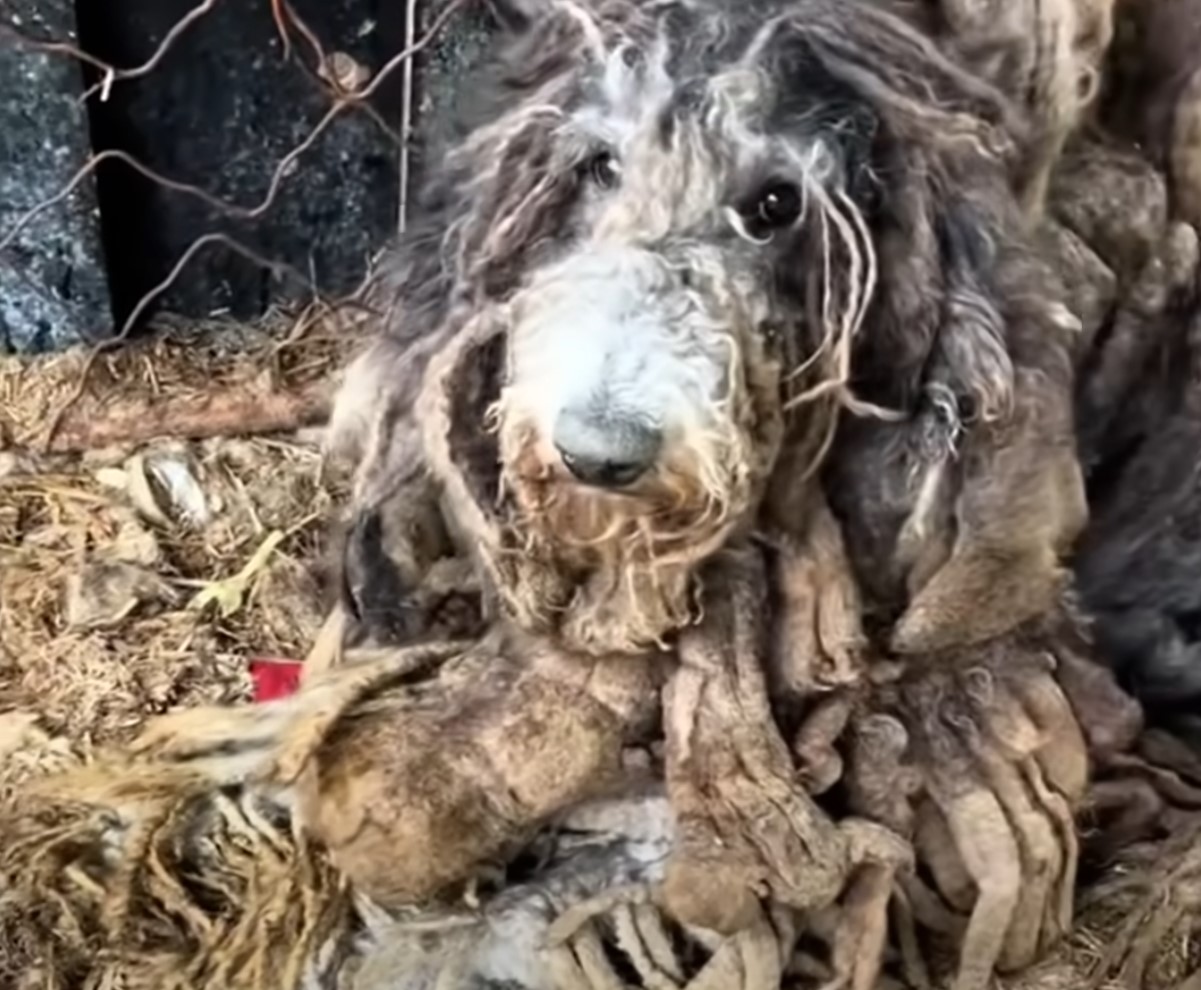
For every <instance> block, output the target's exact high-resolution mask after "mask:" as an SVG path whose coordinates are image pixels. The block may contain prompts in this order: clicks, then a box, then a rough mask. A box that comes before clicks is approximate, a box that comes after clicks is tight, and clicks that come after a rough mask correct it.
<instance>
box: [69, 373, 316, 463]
mask: <svg viewBox="0 0 1201 990" xmlns="http://www.w3.org/2000/svg"><path fill="white" fill-rule="evenodd" d="M329 410H330V400H329V394H328V389H327V388H326V387H325V386H324V385H322V386H308V387H306V388H304V389H301V390H300V391H296V392H270V393H266V394H263V393H261V392H259V393H256V392H253V391H250V390H248V389H245V388H240V389H237V390H227V391H223V392H211V393H208V394H205V395H197V396H188V397H181V398H176V399H169V400H163V399H160V400H132V401H131V400H128V399H121V400H117V401H114V402H113V403H112V404H111V405H109V406H108V407H107V408H103V409H100V410H96V409H89V408H87V407H86V406H85V405H80V406H78V407H76V408H73V409H71V410H69V411H68V412H67V414H66V415H65V416H64V417H63V419H62V421H61V422H60V423H59V424H58V429H57V430H55V431H54V434H53V435H52V436H51V437H50V440H49V443H48V444H47V448H46V449H47V451H48V452H50V453H80V452H82V451H86V450H94V449H96V448H100V447H110V446H116V445H127V444H137V443H144V442H146V441H148V440H154V439H157V438H160V437H176V438H184V439H193V440H196V439H202V438H205V437H219V436H238V435H251V434H258V433H279V432H285V431H288V430H295V429H299V428H301V427H303V426H313V425H316V424H320V423H323V422H325V421H326V420H327V419H328V418H329Z"/></svg>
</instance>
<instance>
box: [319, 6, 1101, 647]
mask: <svg viewBox="0 0 1201 990" xmlns="http://www.w3.org/2000/svg"><path fill="white" fill-rule="evenodd" d="M507 13H508V15H509V17H510V20H511V27H512V28H513V41H512V44H511V45H510V46H509V48H508V50H507V52H506V54H505V56H504V57H503V58H502V60H501V62H500V64H499V66H498V67H497V68H496V69H495V73H494V75H493V76H492V77H490V79H489V80H488V81H487V82H485V83H482V84H480V83H469V84H467V89H468V91H469V92H480V93H484V94H486V95H487V96H488V97H491V98H493V99H491V100H485V101H483V103H484V104H486V105H480V106H477V107H475V108H474V116H473V117H472V119H471V122H470V129H469V133H468V136H467V137H466V138H465V139H464V140H463V141H462V142H461V143H460V144H459V145H458V146H456V147H455V148H454V149H452V150H451V151H450V153H449V154H448V155H447V157H446V158H445V160H444V161H443V163H442V164H441V165H440V166H438V167H437V168H435V169H433V170H432V173H431V177H430V182H429V184H428V188H427V189H426V190H425V193H424V195H423V196H422V197H421V200H420V203H421V206H420V212H419V215H418V216H417V217H415V218H414V222H413V225H412V231H411V233H410V234H409V236H408V237H407V239H406V240H405V241H404V243H403V244H402V245H401V246H400V247H399V248H398V250H397V251H396V252H395V254H394V255H393V256H392V257H391V258H390V259H389V261H388V263H387V265H386V266H385V273H386V274H388V276H389V278H388V280H387V281H386V283H385V289H384V291H383V292H382V295H381V297H382V298H384V299H386V301H387V302H388V303H389V305H390V314H389V316H388V319H387V327H388V329H387V332H386V333H385V335H384V336H383V337H382V338H381V339H380V340H379V342H378V343H377V344H376V345H375V346H374V347H373V348H372V349H370V350H369V351H368V352H367V353H366V354H365V355H364V356H363V357H362V358H361V359H360V360H359V361H358V362H357V363H356V364H355V365H354V366H353V367H352V369H351V370H350V372H349V375H348V380H347V383H346V385H345V387H344V389H343V391H342V394H341V399H340V402H339V404H338V409H337V413H336V416H335V423H334V431H333V435H334V437H335V440H336V443H338V444H340V445H342V446H350V447H351V448H357V451H358V453H359V454H360V463H361V469H360V476H359V482H358V490H357V495H356V503H355V504H356V510H355V511H356V518H355V521H354V524H353V526H352V535H351V538H350V540H349V542H348V550H347V557H346V565H347V566H346V578H347V580H346V587H347V589H348V603H349V605H350V607H351V609H352V611H355V612H356V613H357V614H358V615H359V616H360V618H362V619H363V621H364V624H365V625H367V626H369V627H373V628H375V629H376V630H377V632H380V633H381V635H385V634H386V635H395V633H396V632H397V630H398V629H399V630H401V631H402V632H403V631H405V628H406V622H405V616H404V614H403V613H404V602H405V595H406V594H407V590H406V589H408V590H411V588H412V587H413V586H414V585H415V584H416V583H417V582H418V581H419V579H420V575H421V573H422V572H423V569H424V568H425V567H427V566H428V565H429V563H430V562H431V561H432V560H434V559H436V558H437V557H438V556H440V555H442V554H444V553H445V552H447V551H446V534H445V533H444V532H443V522H444V521H445V520H444V519H443V515H442V513H440V512H439V511H437V503H438V500H441V501H442V502H443V504H444V505H447V504H449V505H452V506H453V508H452V510H451V511H449V512H448V513H446V516H447V517H449V518H451V519H452V529H457V532H455V533H451V534H450V535H451V538H452V540H454V538H456V537H457V542H458V544H459V545H460V546H462V547H463V548H464V549H465V550H467V551H468V552H469V553H471V554H472V555H473V556H474V558H475V559H477V560H478V561H480V562H481V563H482V565H483V568H484V571H485V572H486V573H487V574H488V575H489V580H488V582H487V584H488V585H489V587H488V588H487V589H486V590H487V591H488V592H489V593H491V594H494V595H495V596H496V598H497V600H498V603H499V605H500V607H502V608H503V609H504V610H506V611H507V613H508V614H510V615H511V616H513V617H514V618H515V619H516V620H517V621H518V622H519V624H521V625H524V626H526V627H528V628H533V629H538V630H543V631H547V630H557V634H558V635H560V636H562V637H563V638H564V639H565V640H566V641H567V642H569V643H571V644H573V645H574V646H576V647H578V648H580V649H582V650H585V651H587V652H591V653H606V652H611V651H618V652H622V651H637V650H642V649H645V648H647V647H648V646H651V645H654V644H656V643H661V642H662V641H663V640H664V639H665V637H669V636H670V635H671V634H672V632H673V631H675V630H678V629H679V628H680V627H681V626H683V625H685V624H687V623H688V622H689V621H690V620H691V619H692V618H694V616H695V614H696V612H697V609H698V607H700V603H698V601H697V595H696V587H695V583H694V575H695V571H696V566H697V564H698V563H699V562H701V561H703V560H704V559H706V557H707V556H708V555H710V554H711V553H712V552H713V551H714V550H716V549H717V548H718V547H720V546H722V545H723V544H726V543H728V542H729V541H730V540H731V539H732V538H733V536H734V534H737V533H749V532H761V533H765V532H767V531H769V530H775V531H783V532H787V531H788V530H789V529H790V527H792V526H793V525H797V526H798V527H799V520H798V519H797V518H796V517H797V516H799V515H800V514H801V509H800V508H799V507H800V506H801V505H802V504H803V503H804V500H805V495H804V493H805V491H806V490H807V489H809V488H812V487H813V485H814V484H817V483H818V480H819V478H820V476H821V471H819V468H822V467H823V459H824V460H825V464H824V466H825V467H829V466H831V465H832V466H833V472H832V473H831V472H830V471H826V472H825V477H826V482H827V487H828V488H829V489H830V495H831V500H832V502H833V504H834V506H835V509H836V510H837V512H838V514H839V516H840V517H841V519H842V522H843V525H844V527H845V528H846V530H847V533H848V538H849V541H850V544H851V547H852V550H853V551H857V552H853V556H856V557H858V558H860V560H861V564H862V567H863V569H864V571H865V573H864V574H863V575H862V577H863V579H864V580H865V581H866V583H867V585H868V589H869V591H870V592H871V594H870V595H869V599H870V601H869V609H874V610H876V611H879V612H880V614H881V615H882V616H883V619H884V625H885V627H886V628H884V633H885V636H886V639H887V638H889V637H890V638H891V645H892V647H893V648H895V649H896V650H899V651H902V652H921V651H929V650H932V649H938V648H941V647H943V646H947V645H950V644H953V643H955V642H972V641H978V640H980V639H982V638H986V637H988V636H991V635H996V634H998V633H1000V632H1002V631H1004V630H1005V629H1006V628H1010V627H1012V626H1014V625H1016V624H1018V623H1020V622H1021V621H1023V620H1025V619H1027V618H1029V617H1031V616H1032V615H1034V614H1037V613H1038V612H1040V611H1041V610H1043V609H1044V608H1046V607H1047V606H1048V604H1049V603H1050V602H1052V601H1053V600H1054V599H1055V597H1056V592H1057V589H1058V588H1059V586H1060V582H1061V578H1062V572H1061V570H1060V568H1059V564H1058V555H1059V553H1060V552H1061V551H1062V550H1063V549H1064V548H1065V547H1066V546H1067V544H1068V543H1069V542H1070V540H1071V539H1072V538H1073V537H1074V536H1075V534H1076V533H1077V532H1078V530H1079V528H1080V526H1081V524H1082V522H1083V519H1084V503H1083V497H1082V490H1081V486H1080V479H1079V471H1078V468H1077V465H1076V461H1075V456H1074V453H1073V449H1072V423H1071V413H1070V392H1071V365H1070V362H1069V359H1068V352H1069V348H1070V344H1071V339H1072V335H1073V333H1074V332H1075V330H1076V322H1075V321H1074V320H1073V318H1072V317H1071V316H1070V315H1069V314H1068V312H1067V310H1066V309H1065V308H1064V307H1063V306H1062V304H1061V303H1060V302H1059V301H1058V300H1059V299H1060V297H1061V294H1062V293H1061V290H1060V289H1059V287H1058V286H1057V285H1055V283H1054V280H1053V279H1052V278H1051V276H1050V274H1049V273H1048V272H1047V271H1046V270H1045V269H1044V268H1042V267H1041V266H1040V265H1039V263H1038V261H1037V260H1036V258H1035V257H1034V256H1033V254H1032V253H1030V252H1029V251H1027V249H1026V247H1025V241H1024V236H1023V234H1022V224H1021V216H1020V212H1021V211H1020V210H1019V209H1018V207H1017V204H1016V200H1015V197H1014V194H1013V192H1012V191H1011V181H1010V180H1011V178H1012V173H1011V167H1012V166H1014V163H1015V162H1018V161H1020V160H1021V158H1022V154H1023V141H1025V140H1026V139H1027V137H1028V133H1027V130H1026V129H1025V127H1024V125H1023V119H1022V117H1021V116H1020V115H1019V114H1018V113H1017V112H1016V111H1014V110H1013V109H1012V108H1011V106H1010V105H1009V104H1008V103H1007V102H1006V101H1005V100H1004V98H1003V97H1002V96H1001V95H1000V94H999V93H998V92H996V91H995V90H994V89H992V88H990V86H989V85H988V84H986V83H985V82H984V81H982V80H981V79H980V78H978V77H977V76H974V75H973V74H971V73H969V72H968V71H966V70H965V69H963V68H961V67H960V66H959V65H958V64H957V63H955V62H953V61H951V60H949V59H948V58H947V57H945V56H944V55H943V54H941V53H940V51H939V50H938V48H937V47H936V46H935V45H934V44H933V43H932V42H931V41H930V40H929V39H928V38H927V37H925V36H924V35H923V34H921V33H920V32H919V31H918V30H917V29H915V28H913V27H911V26H910V25H909V24H908V23H907V22H906V21H904V20H902V19H900V18H898V17H897V16H895V15H893V14H892V13H890V12H888V11H886V10H883V9H881V8H880V7H879V5H874V4H869V3H850V4H848V3H843V2H833V0H802V2H793V3H768V2H754V3H745V4H732V3H718V2H707V0H697V2H662V3H659V2H654V3H630V2H600V3H588V4H582V3H581V4H577V3H567V2H565V3H547V4H545V5H531V6H530V7H529V8H528V9H524V10H522V11H513V10H509V11H508V12H507ZM435 355H437V357H436V358H435ZM431 362H432V364H431ZM423 389H424V391H423ZM848 411H849V412H850V414H851V415H850V416H847V415H846V413H847V412H848ZM840 413H841V415H840ZM840 424H841V427H840ZM840 428H841V430H842V433H841V434H840V435H839V437H838V438H837V439H835V432H836V431H837V430H839V429H840ZM831 450H832V451H833V452H834V453H833V457H832V458H831V457H827V456H826V455H827V452H829V451H831ZM769 482H770V483H771V487H772V489H773V490H774V492H775V493H776V495H775V496H774V497H773V499H772V500H771V504H772V505H773V506H774V508H772V509H771V512H770V515H772V517H773V518H772V519H770V520H767V519H766V518H765V515H764V512H762V511H761V508H762V507H763V505H764V504H765V503H764V497H765V494H766V493H767V492H768V487H769ZM790 502H791V503H793V504H794V509H790V508H789V504H790ZM894 622H895V625H894ZM410 631H411V630H410Z"/></svg>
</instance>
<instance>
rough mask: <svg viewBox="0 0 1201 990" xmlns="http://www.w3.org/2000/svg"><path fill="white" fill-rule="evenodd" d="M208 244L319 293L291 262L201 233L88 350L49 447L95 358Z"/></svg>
mask: <svg viewBox="0 0 1201 990" xmlns="http://www.w3.org/2000/svg"><path fill="white" fill-rule="evenodd" d="M209 244H224V245H225V246H226V247H228V248H229V249H230V250H231V251H234V252H235V253H237V254H240V255H242V257H244V258H247V259H249V260H250V261H253V262H254V263H255V264H258V265H262V266H263V267H264V268H268V269H270V270H271V271H272V272H274V273H276V274H277V275H278V274H284V275H290V276H292V277H293V278H295V279H297V280H298V281H300V282H301V283H302V284H304V285H305V286H306V287H307V288H308V289H309V290H310V291H311V292H312V293H313V294H314V295H315V296H319V292H318V290H317V287H316V286H315V285H313V284H312V283H311V282H310V281H309V279H307V278H306V277H305V276H304V275H302V274H301V273H300V272H298V271H297V270H296V269H295V268H293V267H292V266H291V265H288V264H286V263H284V262H281V261H272V260H270V259H268V258H264V257H263V256H262V255H260V254H258V253H256V252H255V251H252V250H251V249H250V248H248V247H246V246H245V245H243V244H239V243H238V242H237V241H235V240H234V239H233V238H232V237H228V236H227V235H225V234H204V235H203V236H201V237H198V238H197V239H196V240H195V241H193V242H192V244H191V246H190V247H189V248H188V249H187V250H186V251H185V252H184V253H183V254H182V255H181V256H180V258H179V260H178V261H177V262H176V263H175V266H174V267H173V268H172V269H171V271H170V273H169V274H168V275H167V277H166V278H165V279H163V280H162V281H161V282H159V284H158V285H156V286H155V287H154V288H152V289H151V290H150V291H149V292H147V293H146V294H145V295H144V296H142V298H141V299H140V300H139V301H138V304H137V305H136V306H135V307H134V308H133V312H131V313H130V314H129V316H128V318H127V319H126V320H125V323H124V324H122V326H121V329H120V330H119V331H118V332H117V334H116V336H113V337H109V338H108V339H106V340H102V341H99V342H98V343H97V344H96V345H95V346H94V347H93V348H92V350H91V351H90V352H89V354H88V356H87V360H86V361H84V363H83V367H82V368H81V369H80V372H79V382H78V384H77V385H76V386H75V388H74V389H73V390H72V391H71V394H70V395H69V396H67V399H66V401H64V402H63V404H62V406H61V407H60V408H59V410H58V411H57V412H56V413H55V414H54V417H53V418H52V419H51V421H50V425H49V426H48V427H47V429H46V441H45V445H46V448H47V449H48V450H54V449H56V448H55V447H54V443H55V436H56V435H57V433H58V431H59V429H60V427H61V425H62V422H63V418H64V417H65V416H66V414H67V411H68V410H70V409H71V408H72V407H73V406H74V405H75V403H77V402H78V401H79V400H80V399H81V398H82V397H83V393H84V390H85V389H86V388H87V383H88V378H89V376H90V375H91V372H92V368H93V367H94V366H95V364H96V358H97V357H99V356H100V355H101V354H102V353H104V352H105V351H107V350H109V349H111V348H113V347H116V346H117V345H118V344H120V343H121V342H123V341H124V340H126V339H127V338H128V337H129V334H130V332H131V331H132V330H133V328H134V326H135V325H136V323H137V321H138V320H139V319H140V318H141V316H142V314H143V313H144V312H145V311H146V308H147V307H148V306H149V305H150V304H151V303H152V302H154V300H155V299H157V298H158V297H159V296H161V295H162V294H163V293H164V292H166V291H167V290H168V289H169V288H170V287H171V286H172V285H173V284H174V283H175V280H176V279H177V278H179V275H180V273H181V272H182V271H183V270H184V268H186V267H187V265H188V262H190V261H191V260H192V259H193V258H194V257H195V256H196V255H197V254H198V253H199V252H200V251H201V249H203V248H205V247H207V246H208V245H209Z"/></svg>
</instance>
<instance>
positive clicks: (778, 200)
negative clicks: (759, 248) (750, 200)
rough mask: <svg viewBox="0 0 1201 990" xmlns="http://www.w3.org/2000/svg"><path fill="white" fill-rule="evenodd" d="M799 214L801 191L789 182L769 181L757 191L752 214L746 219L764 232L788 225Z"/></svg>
mask: <svg viewBox="0 0 1201 990" xmlns="http://www.w3.org/2000/svg"><path fill="white" fill-rule="evenodd" d="M800 215H801V191H800V190H799V189H798V188H797V187H796V186H794V185H793V184H792V183H790V182H771V183H768V185H766V186H764V188H763V189H762V191H761V192H760V193H759V198H758V200H757V201H756V203H755V213H754V216H753V217H748V218H747V219H748V220H750V221H751V222H752V224H753V225H754V227H755V228H756V229H757V230H758V231H761V232H762V233H765V234H766V233H768V232H769V231H772V230H779V229H780V228H781V227H788V226H790V225H791V224H793V223H794V222H795V221H796V218H797V217H799V216H800Z"/></svg>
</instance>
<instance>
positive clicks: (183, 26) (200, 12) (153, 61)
mask: <svg viewBox="0 0 1201 990" xmlns="http://www.w3.org/2000/svg"><path fill="white" fill-rule="evenodd" d="M218 2H219V0H203V2H201V3H199V4H197V5H196V6H195V7H193V8H192V9H191V10H189V11H188V12H187V13H186V14H184V15H183V17H181V18H180V19H179V20H178V21H176V22H175V24H173V25H172V27H171V30H170V31H168V32H167V34H166V37H164V38H163V40H162V41H161V42H160V43H159V46H158V48H156V49H155V50H154V54H153V55H151V56H150V58H148V59H147V60H146V61H145V62H143V63H142V64H141V65H137V66H134V67H133V68H130V69H117V68H114V67H113V66H107V67H106V68H105V69H104V78H103V79H101V80H100V82H98V83H95V84H93V85H92V86H89V87H88V89H87V90H86V91H85V92H84V94H83V100H84V102H86V101H87V100H89V99H91V98H92V96H94V95H95V94H96V92H97V91H99V92H100V99H101V102H103V101H105V100H107V99H108V95H109V92H110V91H111V90H112V88H113V84H114V83H119V82H124V81H125V80H127V79H138V78H140V77H141V76H145V75H148V74H149V73H151V72H153V71H154V69H155V68H156V67H157V66H158V64H159V63H160V62H161V61H162V60H163V59H164V58H166V56H167V52H169V51H170V50H171V46H172V45H174V44H175V42H176V41H177V40H178V39H179V38H180V37H181V36H182V35H183V33H184V32H185V31H187V29H188V28H190V27H191V26H192V25H193V24H195V23H196V22H197V21H198V20H200V19H201V18H202V17H204V16H205V15H206V14H208V13H209V12H210V11H211V10H212V9H213V8H214V7H216V6H217V3H218Z"/></svg>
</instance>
